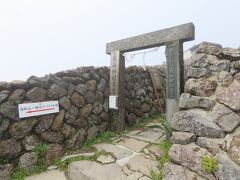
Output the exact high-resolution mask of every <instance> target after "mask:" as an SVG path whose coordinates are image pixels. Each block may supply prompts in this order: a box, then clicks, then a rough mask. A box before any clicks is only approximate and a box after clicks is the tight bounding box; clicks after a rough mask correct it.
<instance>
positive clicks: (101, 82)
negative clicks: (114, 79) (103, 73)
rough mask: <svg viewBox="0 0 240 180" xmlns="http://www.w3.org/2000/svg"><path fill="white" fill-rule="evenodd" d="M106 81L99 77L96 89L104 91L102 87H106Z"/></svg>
mask: <svg viewBox="0 0 240 180" xmlns="http://www.w3.org/2000/svg"><path fill="white" fill-rule="evenodd" d="M106 84H107V81H106V80H105V79H103V78H102V79H101V80H100V82H99V84H98V86H97V90H98V91H100V92H104V89H105V87H106Z"/></svg>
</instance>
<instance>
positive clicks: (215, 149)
mask: <svg viewBox="0 0 240 180" xmlns="http://www.w3.org/2000/svg"><path fill="white" fill-rule="evenodd" d="M196 144H197V145H198V146H200V147H202V148H204V149H207V150H208V151H209V152H210V153H212V154H214V155H215V154H217V153H220V152H221V151H224V150H226V143H225V141H224V140H223V139H217V138H206V137H199V138H198V139H197V142H196Z"/></svg>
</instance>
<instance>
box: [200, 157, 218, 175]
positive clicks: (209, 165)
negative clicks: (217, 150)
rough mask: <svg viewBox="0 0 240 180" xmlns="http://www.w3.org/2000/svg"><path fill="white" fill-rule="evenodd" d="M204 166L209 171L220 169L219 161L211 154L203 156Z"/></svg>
mask: <svg viewBox="0 0 240 180" xmlns="http://www.w3.org/2000/svg"><path fill="white" fill-rule="evenodd" d="M202 167H203V169H204V170H205V171H207V172H209V173H214V172H216V171H217V170H218V161H217V160H216V159H214V158H213V157H210V156H204V157H203V158H202Z"/></svg>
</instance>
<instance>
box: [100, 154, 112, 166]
mask: <svg viewBox="0 0 240 180" xmlns="http://www.w3.org/2000/svg"><path fill="white" fill-rule="evenodd" d="M97 161H98V162H100V163H102V164H110V163H114V162H115V159H114V158H113V157H112V156H110V155H101V156H99V157H98V158H97Z"/></svg>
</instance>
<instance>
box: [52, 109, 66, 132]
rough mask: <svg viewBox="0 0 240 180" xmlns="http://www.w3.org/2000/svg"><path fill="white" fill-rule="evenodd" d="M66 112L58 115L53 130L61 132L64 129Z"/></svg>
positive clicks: (63, 111) (60, 112)
mask: <svg viewBox="0 0 240 180" xmlns="http://www.w3.org/2000/svg"><path fill="white" fill-rule="evenodd" d="M64 115H65V110H60V111H59V113H58V115H57V116H56V117H55V118H54V120H53V123H52V127H51V128H52V130H54V131H59V130H60V129H61V127H62V124H63V120H64Z"/></svg>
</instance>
